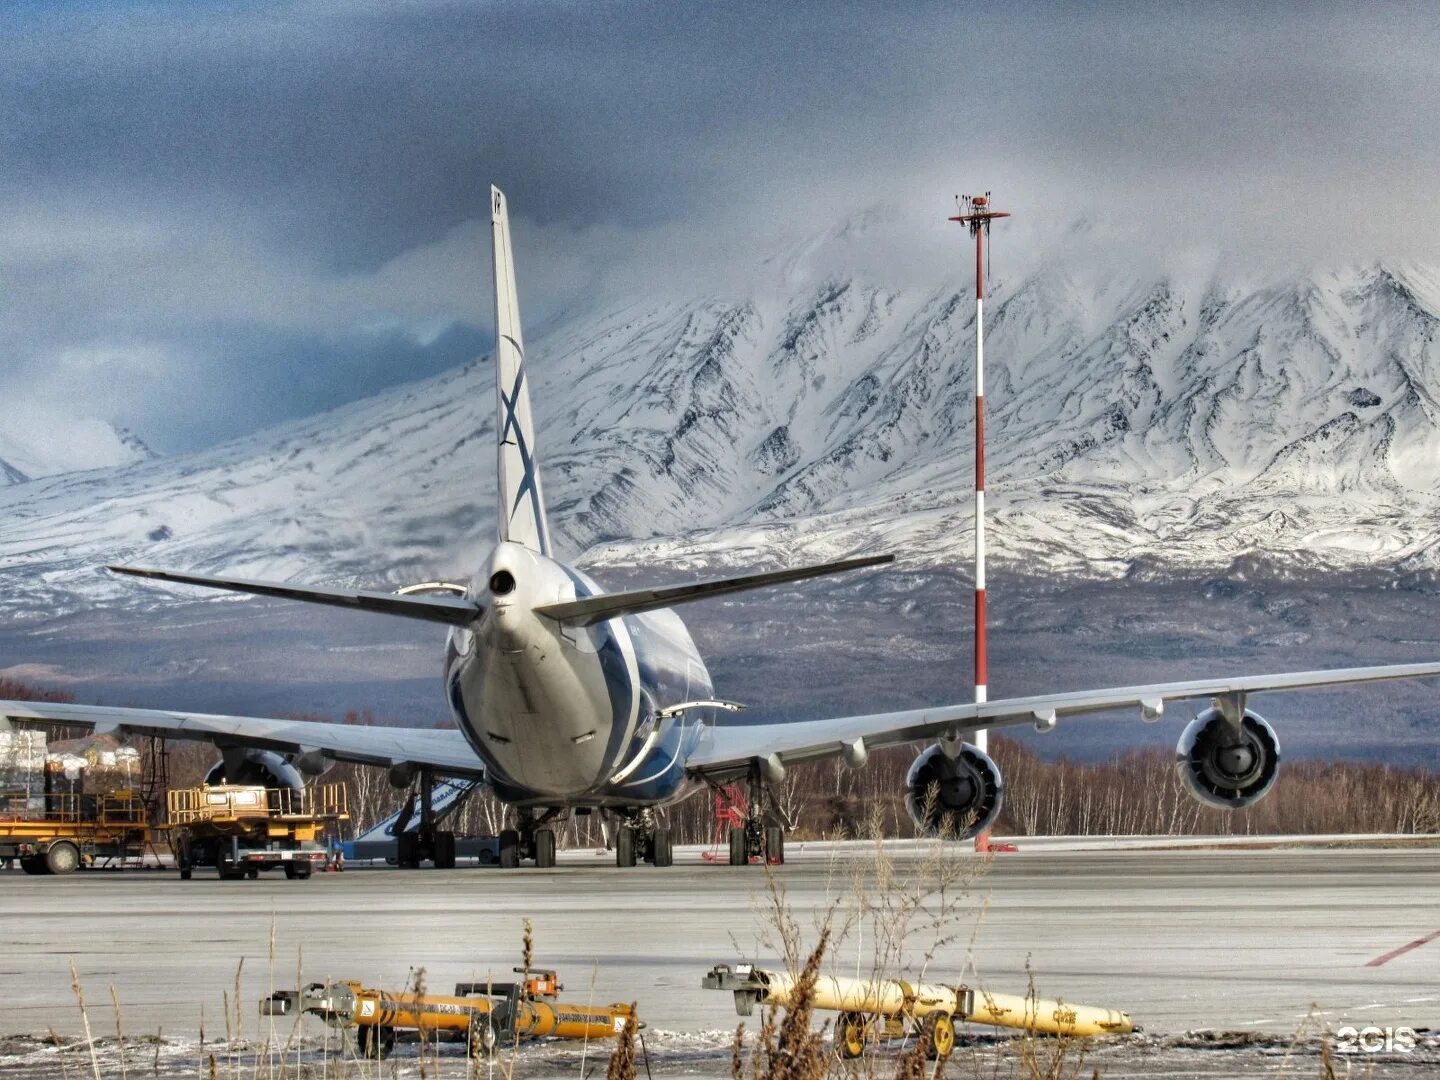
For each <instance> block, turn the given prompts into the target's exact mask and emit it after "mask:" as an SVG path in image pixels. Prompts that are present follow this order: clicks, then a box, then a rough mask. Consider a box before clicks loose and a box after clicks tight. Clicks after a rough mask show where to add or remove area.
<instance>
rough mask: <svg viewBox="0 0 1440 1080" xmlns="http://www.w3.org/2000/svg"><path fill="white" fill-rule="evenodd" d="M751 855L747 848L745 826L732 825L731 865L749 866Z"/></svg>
mask: <svg viewBox="0 0 1440 1080" xmlns="http://www.w3.org/2000/svg"><path fill="white" fill-rule="evenodd" d="M749 862H750V855H749V853H748V852H747V851H746V850H745V827H744V826H743V825H732V826H731V828H730V865H731V866H747V865H749Z"/></svg>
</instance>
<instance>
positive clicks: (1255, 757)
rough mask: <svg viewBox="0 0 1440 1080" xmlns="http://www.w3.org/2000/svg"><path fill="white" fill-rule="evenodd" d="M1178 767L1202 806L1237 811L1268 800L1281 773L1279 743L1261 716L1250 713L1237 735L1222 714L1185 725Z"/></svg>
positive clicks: (1177, 755) (1208, 712)
mask: <svg viewBox="0 0 1440 1080" xmlns="http://www.w3.org/2000/svg"><path fill="white" fill-rule="evenodd" d="M1175 765H1176V768H1177V769H1179V771H1180V778H1181V779H1182V780H1184V781H1185V786H1186V787H1188V788H1189V789H1190V793H1191V794H1192V795H1194V796H1195V798H1197V799H1199V800H1200V801H1201V802H1202V803H1207V804H1209V805H1210V806H1223V807H1227V808H1229V809H1232V810H1235V809H1239V808H1240V807H1242V806H1249V805H1250V804H1251V803H1253V802H1258V801H1259V800H1260V799H1263V798H1264V797H1265V795H1266V793H1267V792H1268V791H1269V790H1270V789H1271V787H1273V786H1274V784H1275V777H1276V776H1277V775H1278V774H1279V772H1280V740H1279V738H1278V737H1277V736H1276V735H1275V729H1274V728H1272V727H1271V726H1270V725H1269V724H1267V723H1266V722H1265V719H1264V717H1262V716H1260V714H1259V713H1253V712H1251V711H1250V710H1249V709H1246V710H1245V716H1244V718H1243V719H1242V720H1241V723H1240V730H1239V731H1236V730H1235V728H1234V726H1233V725H1232V724H1231V723H1230V721H1228V720H1226V719H1225V717H1224V715H1223V714H1222V713H1221V712H1220V710H1219V709H1206V710H1205V711H1204V712H1202V713H1201V714H1200V715H1199V716H1197V717H1196V718H1195V719H1194V720H1191V721H1190V723H1189V724H1188V725H1186V727H1185V730H1184V731H1183V732H1181V734H1180V742H1179V743H1178V744H1177V745H1176V747H1175Z"/></svg>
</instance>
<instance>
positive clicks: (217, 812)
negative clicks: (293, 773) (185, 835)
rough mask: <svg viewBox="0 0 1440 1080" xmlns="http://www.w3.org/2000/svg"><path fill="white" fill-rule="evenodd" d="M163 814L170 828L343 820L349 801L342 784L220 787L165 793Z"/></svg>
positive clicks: (348, 812)
mask: <svg viewBox="0 0 1440 1080" xmlns="http://www.w3.org/2000/svg"><path fill="white" fill-rule="evenodd" d="M165 810H166V820H167V821H168V822H169V823H170V824H171V825H192V824H195V823H196V822H228V821H235V822H238V821H268V820H274V819H277V818H302V819H316V818H345V817H349V814H350V801H349V793H348V789H347V788H346V787H345V785H344V784H311V785H310V786H309V787H306V788H302V789H300V790H296V789H294V788H288V787H279V788H267V787H259V786H247V785H241V784H220V785H215V786H211V785H205V786H202V787H196V788H177V789H174V790H171V791H168V792H166V795H165Z"/></svg>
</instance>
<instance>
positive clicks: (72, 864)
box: [45, 840, 80, 874]
mask: <svg viewBox="0 0 1440 1080" xmlns="http://www.w3.org/2000/svg"><path fill="white" fill-rule="evenodd" d="M79 865H80V849H79V848H77V847H76V846H75V845H74V844H72V843H70V842H69V841H68V840H61V841H59V842H58V843H54V844H51V845H50V847H49V849H48V850H46V852H45V872H46V873H47V874H73V873H74V872H75V868H76V867H78V866H79Z"/></svg>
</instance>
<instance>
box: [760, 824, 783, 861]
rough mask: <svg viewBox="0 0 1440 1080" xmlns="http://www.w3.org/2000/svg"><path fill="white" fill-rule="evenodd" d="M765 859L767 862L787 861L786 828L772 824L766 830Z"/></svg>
mask: <svg viewBox="0 0 1440 1080" xmlns="http://www.w3.org/2000/svg"><path fill="white" fill-rule="evenodd" d="M765 861H766V862H767V863H783V862H784V861H785V830H784V829H782V828H780V826H779V825H771V826H769V827H767V828H766V830H765Z"/></svg>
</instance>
